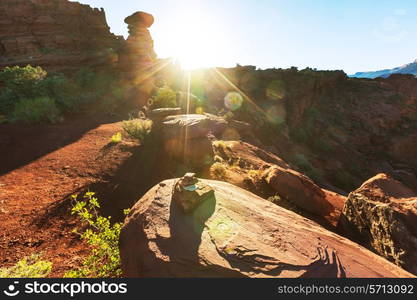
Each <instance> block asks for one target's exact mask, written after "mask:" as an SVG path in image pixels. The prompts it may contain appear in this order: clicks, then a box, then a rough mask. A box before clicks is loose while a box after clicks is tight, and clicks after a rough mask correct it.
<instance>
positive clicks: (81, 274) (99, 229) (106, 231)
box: [64, 192, 129, 278]
mask: <svg viewBox="0 0 417 300" xmlns="http://www.w3.org/2000/svg"><path fill="white" fill-rule="evenodd" d="M94 195H95V194H94V193H92V192H88V193H86V194H85V195H84V200H77V196H73V200H74V202H75V204H74V206H73V208H72V211H71V213H72V214H73V215H78V216H79V217H80V218H81V221H82V223H83V224H84V225H87V226H88V229H87V230H86V231H84V232H83V233H79V234H80V236H81V239H82V240H84V241H86V242H87V243H88V244H89V245H90V246H91V247H92V250H91V253H90V255H89V256H88V257H87V258H86V259H85V261H84V262H83V265H82V267H81V268H79V269H77V270H72V271H69V272H67V273H66V274H65V275H64V277H67V278H111V277H120V276H121V274H122V271H121V269H120V254H119V246H118V243H119V235H120V231H121V228H122V224H121V223H114V224H112V223H111V217H107V218H105V217H102V216H100V215H99V212H98V210H99V209H100V204H99V202H98V199H97V198H96V197H94ZM128 212H129V211H128V210H125V214H126V215H127V214H128ZM75 232H76V231H75Z"/></svg>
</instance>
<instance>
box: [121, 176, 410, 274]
mask: <svg viewBox="0 0 417 300" xmlns="http://www.w3.org/2000/svg"><path fill="white" fill-rule="evenodd" d="M177 181H178V179H173V180H167V181H164V182H162V183H160V184H159V185H157V186H155V187H154V188H152V189H151V190H150V191H149V192H148V193H147V194H146V195H145V196H144V197H142V199H141V200H140V201H139V202H138V203H137V204H136V205H135V206H134V207H133V208H132V210H131V212H130V214H129V216H128V217H127V218H126V220H125V224H124V226H123V229H122V232H121V235H120V254H121V258H122V269H123V272H124V275H125V276H127V277H255V278H256V277H258V278H265V277H295V278H297V277H411V276H412V275H411V274H410V273H408V272H406V271H404V270H403V269H401V268H399V267H397V266H395V265H394V264H392V263H390V262H388V261H387V260H385V259H384V258H382V257H380V256H378V255H376V254H374V253H372V252H370V251H369V250H367V249H365V248H363V247H361V246H359V245H358V244H355V243H354V242H351V241H349V240H347V239H345V238H343V237H341V236H339V235H337V234H335V233H332V232H329V231H327V230H325V229H324V228H322V227H321V226H319V225H317V224H316V223H314V222H313V221H310V220H308V219H305V218H303V217H301V216H299V215H297V214H295V213H293V212H291V211H288V210H286V209H283V208H281V207H278V206H276V205H274V204H272V203H270V202H268V201H266V200H264V199H262V198H260V197H258V196H256V195H254V194H252V193H250V192H248V191H245V190H243V189H241V188H238V187H236V186H233V185H231V184H228V183H224V182H219V181H211V180H201V181H202V182H204V184H207V185H210V186H211V187H212V188H213V189H214V197H211V198H210V199H207V200H205V201H204V202H202V203H201V204H200V205H199V206H198V207H197V208H195V210H194V211H192V212H191V213H189V214H184V213H183V212H182V211H181V209H180V208H179V207H178V206H177V204H176V203H175V201H172V195H173V190H174V185H175V183H176V182H177Z"/></svg>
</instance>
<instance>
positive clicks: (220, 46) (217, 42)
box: [158, 12, 230, 70]
mask: <svg viewBox="0 0 417 300" xmlns="http://www.w3.org/2000/svg"><path fill="white" fill-rule="evenodd" d="M158 42H159V43H160V49H162V50H163V52H164V54H165V53H166V54H167V55H168V56H170V57H172V58H174V59H175V60H177V61H178V62H179V63H180V64H181V66H182V67H183V68H184V69H186V70H193V69H199V68H208V67H215V66H219V65H224V64H225V63H226V64H227V63H230V58H229V53H230V51H229V49H230V48H229V47H228V38H227V37H226V34H225V32H224V30H222V28H221V25H220V24H218V23H217V24H216V23H215V22H214V20H209V19H207V17H205V16H204V15H198V14H196V13H195V12H188V13H184V14H183V15H181V16H179V17H178V18H176V22H174V24H173V25H172V26H171V27H170V28H169V31H166V32H164V33H163V34H162V36H161V38H160V39H159V41H158Z"/></svg>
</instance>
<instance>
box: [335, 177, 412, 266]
mask: <svg viewBox="0 0 417 300" xmlns="http://www.w3.org/2000/svg"><path fill="white" fill-rule="evenodd" d="M340 227H341V228H342V229H343V230H344V231H346V232H347V233H348V234H350V235H351V237H352V238H353V239H356V240H357V241H359V242H360V243H361V244H363V245H364V246H366V247H369V248H371V249H372V250H374V251H375V252H377V253H378V254H380V255H382V256H384V257H386V258H387V259H389V260H390V261H392V262H394V263H396V264H397V265H399V266H401V267H403V268H404V269H406V270H408V271H410V272H412V273H414V274H417V197H416V195H415V193H414V192H413V191H412V190H410V189H409V188H407V187H406V186H404V185H403V184H402V183H400V182H399V181H396V180H394V179H392V178H390V177H388V176H387V175H385V174H379V175H377V176H375V177H373V178H371V179H370V180H368V181H366V182H365V183H364V184H363V185H362V186H361V187H360V188H359V189H357V190H356V191H354V192H352V193H351V194H350V195H349V197H348V200H347V201H346V204H345V207H344V209H343V215H342V217H341V218H340Z"/></svg>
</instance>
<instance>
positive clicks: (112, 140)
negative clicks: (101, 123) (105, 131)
mask: <svg viewBox="0 0 417 300" xmlns="http://www.w3.org/2000/svg"><path fill="white" fill-rule="evenodd" d="M122 139H123V137H122V133H121V132H118V133H115V134H113V135H112V137H111V138H110V143H112V144H118V143H120V142H121V141H122Z"/></svg>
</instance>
